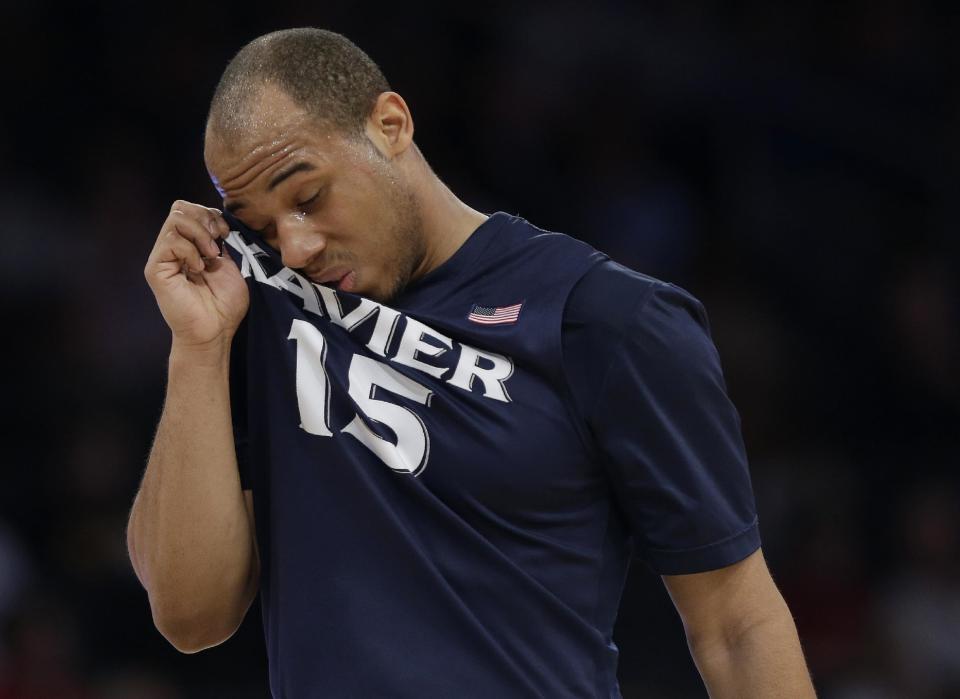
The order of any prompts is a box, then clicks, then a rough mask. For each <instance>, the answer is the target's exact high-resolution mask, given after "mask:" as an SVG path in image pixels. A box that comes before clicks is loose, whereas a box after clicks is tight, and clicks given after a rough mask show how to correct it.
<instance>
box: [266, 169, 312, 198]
mask: <svg viewBox="0 0 960 699" xmlns="http://www.w3.org/2000/svg"><path fill="white" fill-rule="evenodd" d="M316 169H317V167H316V165H311V164H310V163H297V164H296V165H293V166H291V167H289V168H287V169H286V170H283V171H282V172H278V173H277V174H276V175H274V176H273V179H272V180H270V184H268V185H267V191H268V192H272V191H273V190H274V189H276V187H277V185H278V184H280V183H281V182H283V181H284V180H285V179H287V178H288V177H291V176H293V175H295V174H297V173H298V172H310V171H311V170H316Z"/></svg>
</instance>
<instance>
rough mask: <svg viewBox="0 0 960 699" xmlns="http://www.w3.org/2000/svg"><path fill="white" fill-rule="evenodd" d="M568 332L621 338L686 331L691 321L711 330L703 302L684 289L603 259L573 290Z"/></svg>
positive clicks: (568, 308)
mask: <svg viewBox="0 0 960 699" xmlns="http://www.w3.org/2000/svg"><path fill="white" fill-rule="evenodd" d="M563 322H564V332H565V334H567V333H571V332H574V333H578V334H580V333H587V334H589V335H595V336H597V337H602V338H605V342H606V343H609V341H610V340H611V339H612V338H617V337H619V338H623V337H624V336H629V335H634V334H636V333H637V332H641V333H642V332H643V331H644V330H646V331H657V330H661V331H667V330H669V329H670V328H671V327H672V328H673V330H674V331H675V332H682V331H683V330H684V328H685V327H687V326H689V325H690V324H691V323H692V324H693V325H695V326H699V327H700V328H701V329H702V330H706V331H708V332H709V328H708V324H707V317H706V313H705V311H704V308H703V304H701V303H700V301H699V300H698V299H697V298H696V297H694V296H693V295H692V294H690V293H689V292H688V291H686V290H685V289H682V288H681V287H679V286H676V285H675V284H670V283H668V282H664V281H661V280H659V279H656V278H654V277H651V276H648V275H646V274H643V273H641V272H637V271H635V270H632V269H630V268H628V267H624V266H623V265H621V264H618V263H616V262H614V261H613V260H604V261H603V262H600V263H599V264H596V265H594V266H593V267H591V268H590V269H589V270H588V271H587V272H586V273H585V274H584V275H583V276H582V277H581V278H580V280H579V281H578V282H577V284H576V285H575V286H574V287H573V289H572V290H571V292H570V296H569V297H568V299H567V305H566V308H565V310H564V316H563Z"/></svg>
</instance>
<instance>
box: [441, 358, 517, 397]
mask: <svg viewBox="0 0 960 699" xmlns="http://www.w3.org/2000/svg"><path fill="white" fill-rule="evenodd" d="M460 347H461V349H460V360H459V361H458V362H457V369H456V371H454V372H453V376H452V377H451V378H450V379H449V380H448V381H447V383H449V384H450V385H451V386H456V387H457V388H462V389H463V390H465V391H470V390H472V389H473V380H474V379H475V378H477V379H480V381H482V382H483V395H484V396H486V397H487V398H493V399H494V400H499V401H503V402H504V403H509V402H510V394H508V393H507V387H506V386H505V385H504V384H505V383H506V381H507V379H509V378H510V377H511V376H512V375H513V360H512V359H510V357H504V356H503V355H502V354H496V353H495V352H484V351H483V350H478V349H477V348H476V347H471V346H470V345H461V346H460ZM481 359H482V360H485V361H487V362H490V363H492V364H493V366H491V367H488V368H482V367H481V366H480V360H481Z"/></svg>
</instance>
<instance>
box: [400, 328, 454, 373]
mask: <svg viewBox="0 0 960 699" xmlns="http://www.w3.org/2000/svg"><path fill="white" fill-rule="evenodd" d="M424 335H427V336H429V337H432V338H434V339H435V340H437V341H439V342H442V343H443V344H445V345H446V346H447V347H453V340H451V339H450V338H449V337H447V336H446V335H441V334H440V333H438V332H437V331H436V330H433V329H432V328H430V327H429V326H427V325H424V324H423V323H421V322H420V321H419V320H416V319H415V318H411V317H410V316H407V325H406V327H405V328H404V329H403V336H402V337H401V338H400V347H398V348H397V354H396V355H395V356H394V357H393V361H395V362H396V363H397V364H403V365H404V366H408V367H411V368H412V369H419V370H420V371H423V372H425V373H427V374H430V375H431V376H436V377H437V378H438V379H439V378H440V377H441V376H443V375H444V374H445V373H447V371H449V370H450V367H439V366H433V365H431V364H426V363H425V362H421V361H420V360H419V359H417V355H418V354H425V355H427V356H429V357H439V356H440V355H441V354H443V353H444V352H446V351H447V350H445V349H444V348H443V347H437V346H436V345H431V344H429V343H426V342H424V341H423V336H424Z"/></svg>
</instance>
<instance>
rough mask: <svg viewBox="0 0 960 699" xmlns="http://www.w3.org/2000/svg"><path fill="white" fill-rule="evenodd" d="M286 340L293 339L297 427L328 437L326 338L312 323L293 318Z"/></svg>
mask: <svg viewBox="0 0 960 699" xmlns="http://www.w3.org/2000/svg"><path fill="white" fill-rule="evenodd" d="M287 339H288V340H296V341H297V406H298V407H299V408H300V427H301V428H302V429H303V430H305V431H306V432H309V433H310V434H315V435H318V436H320V437H331V436H333V432H331V431H330V423H329V414H330V381H329V380H328V379H327V369H326V358H327V341H326V339H324V337H323V335H322V334H321V333H320V331H319V330H317V329H316V328H315V327H314V326H312V325H310V323H308V322H307V321H305V320H300V319H299V318H295V319H294V321H293V325H291V326H290V334H289V335H288V336H287Z"/></svg>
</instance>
